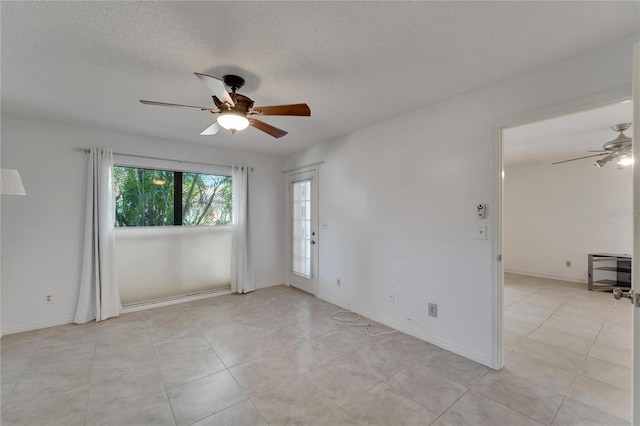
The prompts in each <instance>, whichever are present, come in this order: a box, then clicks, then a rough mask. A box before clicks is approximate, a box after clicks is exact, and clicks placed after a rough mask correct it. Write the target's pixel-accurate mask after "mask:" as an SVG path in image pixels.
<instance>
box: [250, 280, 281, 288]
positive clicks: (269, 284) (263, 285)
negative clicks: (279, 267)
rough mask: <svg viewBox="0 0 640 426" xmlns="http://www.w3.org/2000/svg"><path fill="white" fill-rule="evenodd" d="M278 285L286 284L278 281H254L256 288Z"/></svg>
mask: <svg viewBox="0 0 640 426" xmlns="http://www.w3.org/2000/svg"><path fill="white" fill-rule="evenodd" d="M279 285H284V286H286V284H285V283H284V282H282V281H281V282H279V283H277V282H276V283H256V290H258V289H260V288H269V287H277V286H279Z"/></svg>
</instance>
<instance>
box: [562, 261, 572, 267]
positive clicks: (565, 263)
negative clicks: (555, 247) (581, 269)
mask: <svg viewBox="0 0 640 426" xmlns="http://www.w3.org/2000/svg"><path fill="white" fill-rule="evenodd" d="M564 266H566V267H567V268H571V261H570V260H567V261H565V262H564Z"/></svg>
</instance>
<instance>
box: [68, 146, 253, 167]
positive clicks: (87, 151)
mask: <svg viewBox="0 0 640 426" xmlns="http://www.w3.org/2000/svg"><path fill="white" fill-rule="evenodd" d="M76 151H79V152H84V153H86V154H88V153H89V152H91V150H90V149H89V148H76ZM114 155H125V156H127V157H135V158H145V159H148V160H161V161H175V162H177V163H188V164H199V165H202V166H218V167H233V166H232V165H230V164H213V163H202V162H199V161H188V160H175V159H173V158H162V157H150V156H148V155H137V154H126V153H124V152H114ZM247 168H248V169H249V170H250V171H253V167H248V166H247Z"/></svg>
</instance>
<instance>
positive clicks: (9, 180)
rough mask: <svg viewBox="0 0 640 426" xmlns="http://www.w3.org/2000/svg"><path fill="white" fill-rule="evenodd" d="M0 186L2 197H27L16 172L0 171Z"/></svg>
mask: <svg viewBox="0 0 640 426" xmlns="http://www.w3.org/2000/svg"><path fill="white" fill-rule="evenodd" d="M0 186H2V188H1V191H0V193H1V194H3V195H27V192H26V191H25V190H24V185H22V179H20V173H18V171H17V170H9V169H2V180H1V181H0Z"/></svg>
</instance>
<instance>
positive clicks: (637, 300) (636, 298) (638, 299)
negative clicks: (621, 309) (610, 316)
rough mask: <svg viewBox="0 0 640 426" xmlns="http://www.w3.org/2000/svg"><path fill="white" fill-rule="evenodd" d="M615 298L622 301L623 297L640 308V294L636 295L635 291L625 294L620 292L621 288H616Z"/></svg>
mask: <svg viewBox="0 0 640 426" xmlns="http://www.w3.org/2000/svg"><path fill="white" fill-rule="evenodd" d="M613 297H614V298H615V299H616V300H620V299H622V298H623V297H625V298H627V299H629V302H631V303H632V304H634V305H636V306H637V307H640V293H634V292H633V289H631V290H629V291H627V292H625V291H622V290H620V289H619V288H614V289H613Z"/></svg>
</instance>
